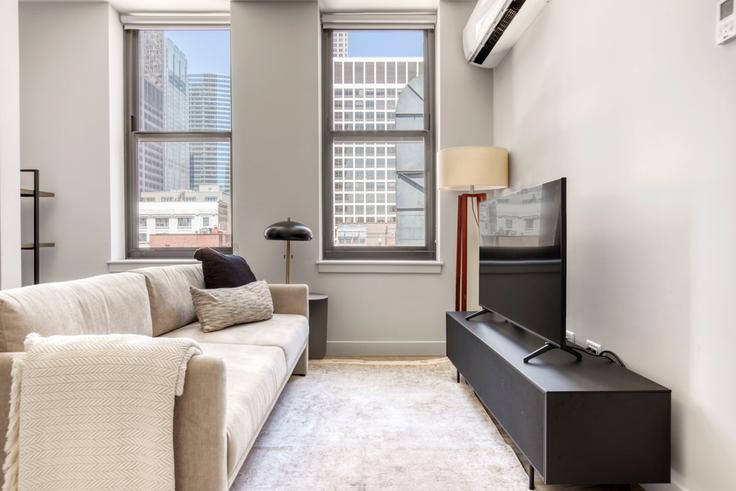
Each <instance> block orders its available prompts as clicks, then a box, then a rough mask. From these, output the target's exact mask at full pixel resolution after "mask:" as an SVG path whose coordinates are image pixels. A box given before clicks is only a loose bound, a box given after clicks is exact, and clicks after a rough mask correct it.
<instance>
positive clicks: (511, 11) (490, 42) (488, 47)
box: [473, 0, 525, 65]
mask: <svg viewBox="0 0 736 491" xmlns="http://www.w3.org/2000/svg"><path fill="white" fill-rule="evenodd" d="M524 2H525V0H516V1H514V2H512V3H511V5H509V8H507V9H506V12H504V14H503V17H502V18H501V20H500V21H499V22H498V25H497V26H496V27H495V28H494V29H493V32H491V35H490V36H489V37H488V39H487V40H486V42H485V44H484V45H483V47H482V48H481V49H480V51H478V54H477V55H476V56H475V58H473V63H477V64H478V65H482V64H483V62H484V61H486V58H487V57H488V55H489V54H490V52H491V51H492V50H493V47H494V46H496V43H498V40H499V39H501V36H502V35H503V33H504V32H506V28H507V27H509V24H511V21H512V20H514V17H516V14H518V13H519V9H520V8H521V6H522V5H524Z"/></svg>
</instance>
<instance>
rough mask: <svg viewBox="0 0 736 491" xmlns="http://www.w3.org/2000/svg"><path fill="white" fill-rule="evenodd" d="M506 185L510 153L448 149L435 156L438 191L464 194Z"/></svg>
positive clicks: (506, 151)
mask: <svg viewBox="0 0 736 491" xmlns="http://www.w3.org/2000/svg"><path fill="white" fill-rule="evenodd" d="M508 185H509V152H508V150H506V149H505V148H500V147H448V148H445V149H442V150H440V151H439V152H437V188H438V189H441V190H451V191H466V190H468V189H471V187H472V188H474V189H478V190H483V189H500V188H505V187H508Z"/></svg>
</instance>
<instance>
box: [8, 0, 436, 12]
mask: <svg viewBox="0 0 736 491" xmlns="http://www.w3.org/2000/svg"><path fill="white" fill-rule="evenodd" d="M20 1H21V2H49V1H50V2H68V1H70V0H20ZM71 1H77V2H97V1H99V0H71ZM108 1H109V3H110V4H111V5H112V6H113V7H115V9H116V10H118V11H119V12H123V13H131V12H227V11H229V10H230V0H108ZM233 1H238V0H233ZM240 1H249V0H240ZM259 1H271V2H279V1H284V0H259ZM291 1H295V0H291ZM296 1H305V2H313V1H315V0H296ZM318 2H319V5H320V10H323V11H328V12H334V11H366V10H373V11H384V12H385V11H391V10H435V9H436V8H437V3H438V0H318Z"/></svg>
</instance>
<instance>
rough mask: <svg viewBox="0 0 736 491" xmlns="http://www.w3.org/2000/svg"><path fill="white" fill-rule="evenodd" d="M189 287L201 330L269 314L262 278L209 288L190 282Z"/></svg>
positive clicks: (269, 302) (268, 298)
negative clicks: (203, 288)
mask: <svg viewBox="0 0 736 491" xmlns="http://www.w3.org/2000/svg"><path fill="white" fill-rule="evenodd" d="M189 291H190V292H191V293H192V302H194V311H195V312H196V313H197V318H198V319H199V323H200V324H201V325H202V330H203V331H204V332H211V331H219V330H220V329H224V328H226V327H230V326H234V325H236V324H245V323H246V322H256V321H263V320H267V319H270V318H271V317H273V299H272V298H271V290H270V289H269V288H268V283H266V282H265V281H254V282H252V283H248V284H247V285H243V286H238V287H235V288H213V289H209V290H202V289H200V288H195V287H193V286H190V287H189Z"/></svg>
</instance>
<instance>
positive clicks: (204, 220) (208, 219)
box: [202, 217, 210, 227]
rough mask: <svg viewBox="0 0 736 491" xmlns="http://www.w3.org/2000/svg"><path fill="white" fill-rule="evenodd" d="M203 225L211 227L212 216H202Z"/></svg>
mask: <svg viewBox="0 0 736 491" xmlns="http://www.w3.org/2000/svg"><path fill="white" fill-rule="evenodd" d="M202 226H203V227H209V226H210V217H202Z"/></svg>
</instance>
